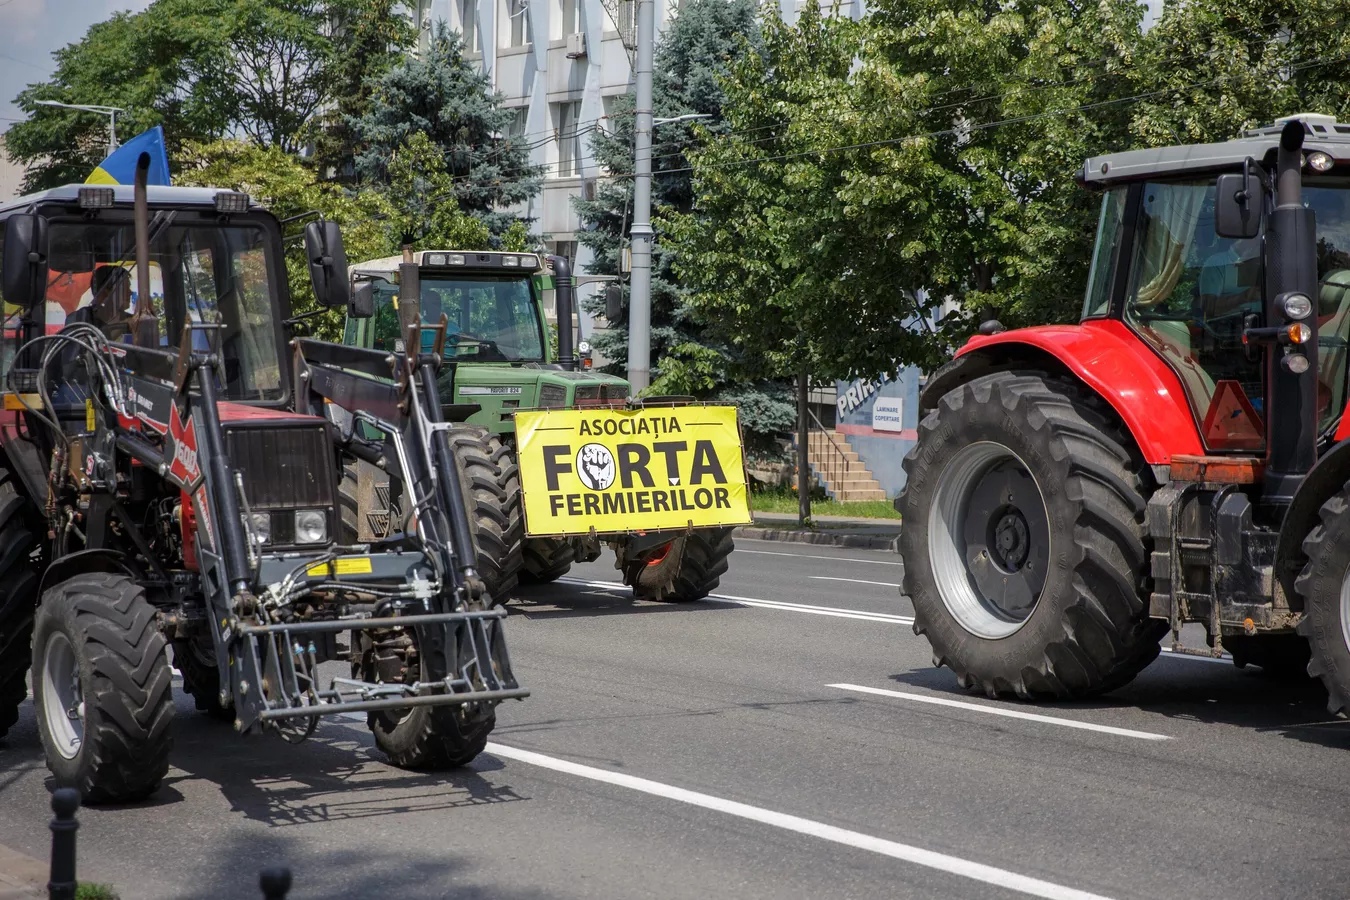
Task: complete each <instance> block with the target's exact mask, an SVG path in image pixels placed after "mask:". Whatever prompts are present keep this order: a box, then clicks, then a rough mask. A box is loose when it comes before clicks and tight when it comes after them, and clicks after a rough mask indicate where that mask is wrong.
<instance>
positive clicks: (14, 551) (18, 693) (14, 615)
mask: <svg viewBox="0 0 1350 900" xmlns="http://www.w3.org/2000/svg"><path fill="white" fill-rule="evenodd" d="M33 513H34V510H33V509H32V505H31V504H30V503H29V502H28V499H27V498H26V497H24V496H23V495H22V494H20V493H19V492H18V491H16V490H15V489H14V486H13V484H12V483H11V482H10V475H9V472H8V471H7V470H6V469H5V468H4V467H3V466H0V737H4V736H5V734H6V733H7V732H8V731H9V729H10V728H12V727H13V725H14V723H15V722H17V721H19V707H20V706H21V705H23V702H24V701H25V700H26V699H28V684H27V676H28V668H29V665H30V664H31V663H32V661H33V656H32V652H31V649H30V648H31V643H32V639H33V615H34V613H35V611H36V609H37V591H38V577H37V566H36V565H35V564H34V562H33V551H34V549H35V547H36V545H37V538H36V534H35V528H36V527H37V525H36V523H35V522H34V521H33V519H34V516H33Z"/></svg>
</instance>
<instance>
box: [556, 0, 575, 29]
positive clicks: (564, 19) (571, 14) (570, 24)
mask: <svg viewBox="0 0 1350 900" xmlns="http://www.w3.org/2000/svg"><path fill="white" fill-rule="evenodd" d="M560 3H561V7H562V9H561V12H562V15H561V16H559V17H558V23H559V25H560V26H561V28H562V31H561V33H560V34H558V37H560V38H562V37H566V36H567V35H569V34H576V33H577V32H579V31H581V0H560Z"/></svg>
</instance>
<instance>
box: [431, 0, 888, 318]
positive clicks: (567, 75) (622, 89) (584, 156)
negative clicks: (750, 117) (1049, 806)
mask: <svg viewBox="0 0 1350 900" xmlns="http://www.w3.org/2000/svg"><path fill="white" fill-rule="evenodd" d="M779 2H780V3H781V4H782V8H783V11H784V15H785V16H786V17H790V18H795V17H796V11H797V9H798V8H799V7H798V2H799V0H779ZM654 3H655V12H656V27H657V31H658V35H659V33H660V32H661V31H663V30H664V28H665V25H666V23H667V22H669V21H670V18H671V17H672V16H674V15H677V14H678V12H679V4H680V0H654ZM410 5H411V6H412V7H413V9H414V14H415V18H414V22H416V23H417V26H418V29H419V32H420V39H419V40H420V46H421V48H422V49H425V48H426V46H427V42H428V41H429V40H430V37H431V34H432V31H433V29H434V27H435V25H436V24H437V23H439V22H445V23H446V24H448V25H449V26H450V27H451V28H453V29H455V30H457V31H459V32H460V33H461V34H463V35H465V40H466V43H467V45H468V48H469V51H470V54H471V57H470V58H472V59H475V60H477V61H478V62H479V64H480V65H481V66H482V70H483V72H484V73H486V74H487V76H488V78H489V79H490V81H491V84H492V87H493V89H494V90H497V91H500V92H501V94H502V95H503V97H504V102H505V105H506V106H507V107H509V108H511V109H514V110H515V111H516V119H515V122H514V124H513V126H512V133H513V134H514V135H515V136H516V137H519V138H523V139H524V140H525V141H526V143H527V145H529V146H530V148H531V150H530V155H531V161H532V162H533V163H535V164H536V165H539V166H543V167H544V171H545V177H544V184H543V190H542V191H540V193H539V194H538V195H537V196H536V197H535V198H534V199H533V200H532V201H530V202H529V204H528V205H527V206H526V207H525V208H524V209H523V210H522V213H523V214H524V215H526V216H529V217H530V218H532V219H534V221H535V224H534V230H535V232H536V233H538V234H540V235H542V236H543V237H544V239H545V241H546V242H547V243H548V246H549V248H550V250H552V252H554V253H558V254H560V255H562V256H566V257H568V258H569V259H571V260H572V261H573V269H574V271H577V272H578V273H580V272H583V271H584V270H585V266H586V265H587V264H588V263H589V262H590V259H589V257H590V251H588V250H587V249H586V248H585V247H582V246H581V245H580V244H579V243H578V242H577V230H578V229H579V228H580V222H579V221H578V219H577V213H576V210H575V209H574V207H573V204H572V198H573V197H576V196H578V195H580V194H582V193H583V192H585V191H588V190H590V189H592V187H593V185H594V179H595V178H596V177H597V176H599V175H601V174H602V173H601V172H600V170H599V168H598V167H597V166H596V163H595V159H594V157H593V156H592V155H591V148H590V140H589V136H590V134H591V133H592V132H593V131H594V130H595V129H596V128H602V127H605V126H606V124H607V120H606V117H607V116H608V114H609V113H610V111H611V110H612V108H613V105H614V100H615V98H617V97H620V96H622V95H624V94H627V93H629V92H631V91H632V90H633V88H634V57H635V50H634V48H635V46H636V45H635V34H634V32H635V25H636V12H637V4H636V3H635V2H634V0H413V2H412V3H411V4H410ZM825 5H831V6H832V3H822V6H825ZM841 6H842V7H843V9H844V11H845V14H847V15H853V16H857V15H859V14H860V13H861V9H862V0H843V2H841ZM658 40H659V36H658ZM593 290H598V288H593V287H583V288H582V289H581V291H580V293H581V295H582V296H583V297H584V296H585V295H587V294H588V293H589V292H591V291H593ZM583 315H584V314H583ZM593 324H594V323H593V322H591V321H590V320H589V318H588V317H587V318H586V319H585V320H584V321H583V322H582V326H581V328H582V333H583V335H587V334H590V331H591V328H592V326H593Z"/></svg>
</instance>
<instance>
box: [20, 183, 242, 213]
mask: <svg viewBox="0 0 1350 900" xmlns="http://www.w3.org/2000/svg"><path fill="white" fill-rule="evenodd" d="M81 188H111V189H112V191H113V203H114V204H115V205H117V206H123V205H125V206H131V204H132V203H133V201H134V199H135V197H134V192H135V188H133V187H132V186H131V185H129V184H117V185H111V184H64V185H62V186H61V187H55V188H51V189H49V190H45V191H38V192H37V193H35V194H26V195H24V196H22V197H16V198H14V199H13V200H10V201H8V202H5V203H0V212H8V211H9V210H12V209H25V208H27V207H29V206H32V205H33V204H35V203H78V202H79V199H80V189H81ZM222 191H224V192H225V193H231V194H232V193H234V192H233V191H230V190H229V189H227V188H209V187H167V186H163V185H149V186H148V187H146V189H145V198H146V201H147V202H148V203H149V204H150V205H151V206H201V207H206V208H214V207H215V203H216V195H217V194H219V193H221V192H222ZM248 205H249V208H250V209H259V208H260V207H259V206H258V204H257V203H255V202H254V201H253V200H252V199H250V200H249V202H248Z"/></svg>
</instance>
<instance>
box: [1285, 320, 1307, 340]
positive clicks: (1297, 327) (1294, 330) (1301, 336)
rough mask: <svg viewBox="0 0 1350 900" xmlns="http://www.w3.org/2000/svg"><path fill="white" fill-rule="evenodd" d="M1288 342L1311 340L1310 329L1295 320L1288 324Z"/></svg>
mask: <svg viewBox="0 0 1350 900" xmlns="http://www.w3.org/2000/svg"><path fill="white" fill-rule="evenodd" d="M1288 333H1289V343H1291V344H1306V343H1308V341H1310V340H1312V329H1311V328H1309V327H1308V326H1307V325H1304V324H1303V323H1302V322H1297V323H1295V324H1293V325H1290V326H1289V332H1288Z"/></svg>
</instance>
